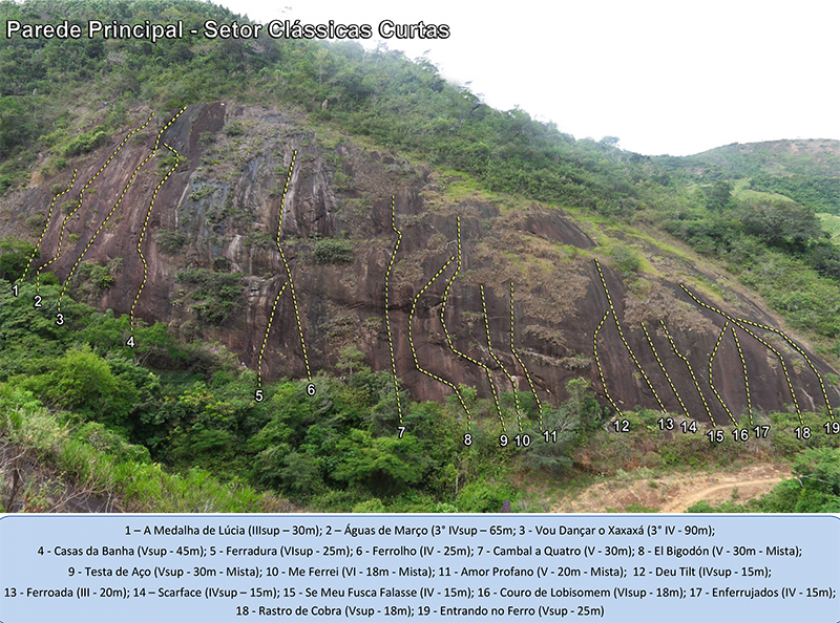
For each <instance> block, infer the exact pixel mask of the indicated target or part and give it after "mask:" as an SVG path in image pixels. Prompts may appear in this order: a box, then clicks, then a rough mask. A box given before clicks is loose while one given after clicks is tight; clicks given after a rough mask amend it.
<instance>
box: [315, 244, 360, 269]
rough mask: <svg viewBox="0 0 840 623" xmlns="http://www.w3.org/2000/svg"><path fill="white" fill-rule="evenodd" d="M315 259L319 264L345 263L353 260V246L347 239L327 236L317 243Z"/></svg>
mask: <svg viewBox="0 0 840 623" xmlns="http://www.w3.org/2000/svg"><path fill="white" fill-rule="evenodd" d="M315 261H316V262H318V263H319V264H344V263H347V262H352V261H353V247H352V246H351V245H350V243H349V242H347V241H346V240H336V239H335V238H325V239H323V240H319V241H318V242H316V243H315Z"/></svg>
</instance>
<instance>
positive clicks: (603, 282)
mask: <svg viewBox="0 0 840 623" xmlns="http://www.w3.org/2000/svg"><path fill="white" fill-rule="evenodd" d="M593 261H594V262H595V267H596V268H597V269H598V275H599V276H600V277H601V285H602V286H604V293H605V294H606V295H607V303H609V306H610V314H612V317H613V320H614V321H615V327H616V329H618V335H619V337H620V338H621V341H622V342H624V347H625V348H626V349H627V352H628V353H629V354H630V358H631V359H632V360H633V363H635V364H636V367H637V368H638V369H639V372H641V373H642V377H643V378H644V379H645V383H647V386H648V388H649V389H650V391H651V393H652V394H653V397H654V398H656V403H657V404H658V405H659V408H660V409H661V410H662V412H663V413H665V405H663V404H662V401H661V400H660V399H659V394H657V393H656V390H655V389H654V388H653V383H651V382H650V379H649V378H648V375H647V374H646V373H645V371H644V369H643V368H642V364H640V363H639V360H638V359H636V355H634V354H633V350H632V349H631V348H630V344H628V343H627V340H626V339H625V338H624V331H622V330H621V323H620V322H619V321H618V315H617V314H616V312H615V307H613V302H612V297H611V296H610V290H609V288H607V280H606V279H604V273H603V272H601V264H600V263H599V262H598V260H595V259H593Z"/></svg>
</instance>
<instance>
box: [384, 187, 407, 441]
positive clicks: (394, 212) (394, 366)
mask: <svg viewBox="0 0 840 623" xmlns="http://www.w3.org/2000/svg"><path fill="white" fill-rule="evenodd" d="M395 201H396V198H395V197H394V195H391V229H393V230H394V231H395V232H396V234H397V242H396V243H395V244H394V252H393V253H391V261H390V262H388V270H386V271H385V326H386V327H387V328H388V348H389V350H390V352H391V371H392V372H393V373H394V394H395V395H396V397H397V413H399V416H400V426H402V423H403V414H402V401H401V400H400V382H399V380H398V379H397V360H396V358H395V357H394V338H393V336H392V334H391V312H390V309H391V300H390V297H391V284H390V281H389V279H390V277H391V271H392V270H393V269H394V260H395V259H397V252H398V251H399V250H400V243H401V242H402V232H400V230H399V229H397V208H396V205H395Z"/></svg>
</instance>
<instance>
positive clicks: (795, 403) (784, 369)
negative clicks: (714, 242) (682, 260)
mask: <svg viewBox="0 0 840 623" xmlns="http://www.w3.org/2000/svg"><path fill="white" fill-rule="evenodd" d="M680 287H681V288H682V289H683V291H684V292H685V293H686V294H688V296H690V297H691V298H692V299H693V300H694V301H695V302H696V303H697V304H698V305H700V306H701V307H705V308H706V309H708V310H710V311H713V312H715V313H716V314H720V315H721V316H723V317H724V318H726V319H727V320H729V322H731V323H732V324H733V325H735V326H737V327H738V328H739V329H741V330H742V331H743V332H744V333H746V334H747V335H749V336H751V337H752V338H753V339H755V340H757V341H758V342H760V343H761V344H763V345H764V346H766V347H767V348H769V349H770V350H771V351H772V352H773V353H774V354H775V355H776V357H777V358H778V359H779V363H780V364H782V372H783V373H784V375H785V380H786V381H787V384H788V389H789V390H790V395H791V398H793V406H794V408H795V409H796V414H797V415H798V416H799V423H800V425H801V424H803V421H802V411H801V410H800V409H799V401H797V400H796V392H795V391H794V390H793V383H791V381H790V375H789V374H788V371H787V366H786V365H785V360H784V357H782V353H780V352H779V351H778V350H776V349H775V348H774V347H773V346H772V345H771V344H769V343H768V342H766V341H764V340H763V339H761V338H760V337H759V336H758V335H756V334H755V333H753V332H752V331H750V330H749V329H747V327H745V326H744V325H742V324H741V323H740V322H739V321H738V319H737V318H733V317H732V316H730V315H729V314H727V313H726V312H725V311H722V310H720V309H718V308H716V307H712V306H711V305H707V304H706V303H704V302H703V301H701V300H700V299H698V298H697V297H696V296H694V294H693V293H692V292H691V290H689V289H688V288H687V287H685V285H684V284H682V283H681V284H680Z"/></svg>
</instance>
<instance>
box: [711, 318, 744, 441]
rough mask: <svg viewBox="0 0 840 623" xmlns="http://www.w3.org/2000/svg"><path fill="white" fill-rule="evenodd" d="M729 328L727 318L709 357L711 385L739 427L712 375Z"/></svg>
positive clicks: (730, 417)
mask: <svg viewBox="0 0 840 623" xmlns="http://www.w3.org/2000/svg"><path fill="white" fill-rule="evenodd" d="M728 328H729V321H728V320H727V321H726V322H725V323H724V325H723V330H721V332H720V335H718V339H717V342H715V347H714V348H713V349H712V355H711V357H709V387H711V388H712V391H713V392H714V393H715V396H716V397H717V399H718V402H719V403H720V404H721V406H722V407H723V408H724V410H725V411H726V415H728V416H729V419H730V420H732V423H733V424H734V425H735V426H736V427H737V426H738V422H737V421H736V420H735V417H734V416H733V415H732V411H730V410H729V407H728V406H727V404H726V403H725V402H724V401H723V398H721V397H720V394H719V393H718V390H717V388H716V387H715V380H714V377H713V375H712V364H713V363H714V362H715V355H717V351H718V348H720V342H721V340H723V336H724V335H726V330H727V329H728Z"/></svg>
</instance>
